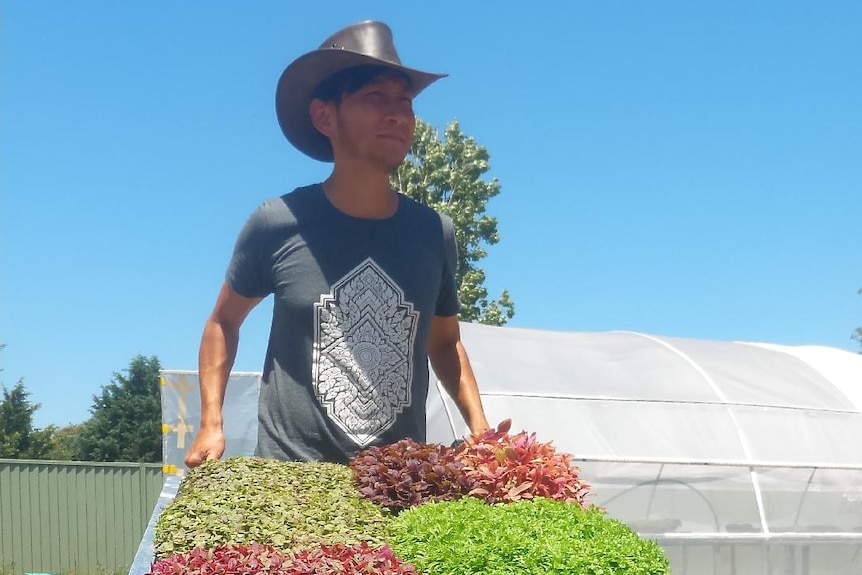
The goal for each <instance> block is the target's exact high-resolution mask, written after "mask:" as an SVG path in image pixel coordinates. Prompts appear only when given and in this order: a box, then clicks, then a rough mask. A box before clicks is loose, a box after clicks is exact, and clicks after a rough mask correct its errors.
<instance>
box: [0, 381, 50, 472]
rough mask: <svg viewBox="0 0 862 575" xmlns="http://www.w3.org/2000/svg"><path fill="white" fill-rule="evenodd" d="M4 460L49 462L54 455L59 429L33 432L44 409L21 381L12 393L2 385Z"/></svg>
mask: <svg viewBox="0 0 862 575" xmlns="http://www.w3.org/2000/svg"><path fill="white" fill-rule="evenodd" d="M0 389H2V391H3V398H2V399H0V458H2V459H45V457H46V455H47V454H48V453H49V452H50V451H51V449H52V446H53V441H54V433H55V432H56V429H57V428H56V427H55V426H53V425H49V426H48V427H46V428H44V429H34V428H33V415H34V414H35V413H36V411H37V410H38V409H39V407H41V405H40V404H38V403H33V402H32V401H30V395H31V394H30V392H29V391H28V390H27V388H26V387H25V386H24V380H23V379H19V380H18V383H17V384H15V386H14V387H13V388H12V389H7V388H6V386H5V385H2V384H0Z"/></svg>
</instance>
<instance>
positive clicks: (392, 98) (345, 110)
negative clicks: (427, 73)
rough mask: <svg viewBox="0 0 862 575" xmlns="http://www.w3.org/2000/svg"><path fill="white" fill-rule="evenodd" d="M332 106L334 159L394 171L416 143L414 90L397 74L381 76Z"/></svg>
mask: <svg viewBox="0 0 862 575" xmlns="http://www.w3.org/2000/svg"><path fill="white" fill-rule="evenodd" d="M329 106H333V109H332V111H333V113H334V118H335V122H334V124H333V129H332V132H331V133H330V134H328V135H329V139H330V141H331V142H332V149H333V151H334V152H335V161H336V162H338V161H339V159H340V158H341V159H345V160H347V159H350V160H351V161H357V160H358V161H362V162H369V163H373V164H378V165H380V166H382V167H384V168H385V169H386V170H388V171H391V170H394V169H395V168H397V167H398V165H399V164H401V162H402V161H403V160H404V157H405V156H406V155H407V152H408V151H409V150H410V146H411V144H412V143H413V131H414V130H415V129H416V117H415V116H414V115H413V92H412V91H411V90H410V87H409V85H408V83H407V81H406V80H405V79H403V78H401V77H400V76H398V75H394V74H393V75H389V74H385V75H381V76H378V77H377V78H376V79H375V80H374V81H372V82H371V83H369V84H366V85H365V86H363V87H362V88H360V89H359V90H357V91H356V92H354V93H352V94H346V95H344V96H343V97H342V99H341V103H340V104H329Z"/></svg>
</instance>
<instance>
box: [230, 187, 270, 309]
mask: <svg viewBox="0 0 862 575" xmlns="http://www.w3.org/2000/svg"><path fill="white" fill-rule="evenodd" d="M271 211H272V208H271V206H270V204H269V202H264V203H263V204H261V205H260V206H259V207H258V208H257V210H255V211H254V213H252V214H251V216H250V217H249V218H248V220H247V221H246V223H245V225H244V226H243V228H242V230H241V231H240V233H239V237H238V238H237V240H236V244H235V245H234V250H233V256H232V257H231V260H230V264H229V265H228V269H227V273H226V274H225V280H226V281H227V283H228V285H229V286H230V287H231V289H233V291H235V292H236V293H238V294H239V295H241V296H244V297H249V298H252V297H266V296H267V295H269V294H270V293H272V291H273V276H272V235H273V234H272V227H273V226H272V213H271Z"/></svg>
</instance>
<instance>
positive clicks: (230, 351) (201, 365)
mask: <svg viewBox="0 0 862 575" xmlns="http://www.w3.org/2000/svg"><path fill="white" fill-rule="evenodd" d="M262 299H263V298H247V297H244V296H241V295H239V294H238V293H236V292H235V291H233V289H231V287H230V286H229V285H228V284H227V283H224V284H223V285H222V287H221V291H220V292H219V295H218V300H216V304H215V308H214V309H213V312H212V314H211V315H210V317H209V318H208V319H207V322H206V324H205V326H204V333H203V336H202V338H201V346H200V352H199V354H198V377H199V379H200V387H201V427H200V430H198V433H197V435H196V436H195V440H194V442H192V446H191V447H190V448H189V450H188V452H187V453H186V457H185V462H186V465H187V466H188V467H189V468H192V467H196V466H197V465H200V463H201V462H203V461H205V460H207V459H219V458H221V456H222V455H223V454H224V448H225V441H224V431H223V422H224V419H223V416H222V406H223V405H224V394H225V389H226V388H227V380H228V377H229V376H230V371H231V369H232V368H233V363H234V360H235V359H236V352H237V348H238V347H239V328H240V326H242V322H243V321H245V318H246V316H248V314H249V312H250V311H251V310H252V309H254V307H255V306H256V305H257V304H258V303H260V302H261V300H262Z"/></svg>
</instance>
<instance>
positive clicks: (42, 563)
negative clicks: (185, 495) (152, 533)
mask: <svg viewBox="0 0 862 575" xmlns="http://www.w3.org/2000/svg"><path fill="white" fill-rule="evenodd" d="M161 487H162V466H161V465H160V464H151V463H92V462H77V461H75V462H71V461H28V460H10V459H0V571H2V570H3V569H4V568H6V569H7V570H8V569H9V568H12V569H13V571H12V572H13V573H15V574H18V573H28V572H46V573H70V572H72V573H97V572H99V571H104V570H107V571H109V572H113V571H115V570H119V569H122V568H123V567H128V566H129V565H130V564H131V562H132V559H133V558H134V556H135V552H136V551H137V549H138V545H139V543H140V541H141V537H142V536H143V533H144V529H145V528H146V526H147V521H148V520H149V519H150V516H151V514H152V512H153V508H154V507H155V504H156V501H157V500H158V498H159V492H160V491H161Z"/></svg>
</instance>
